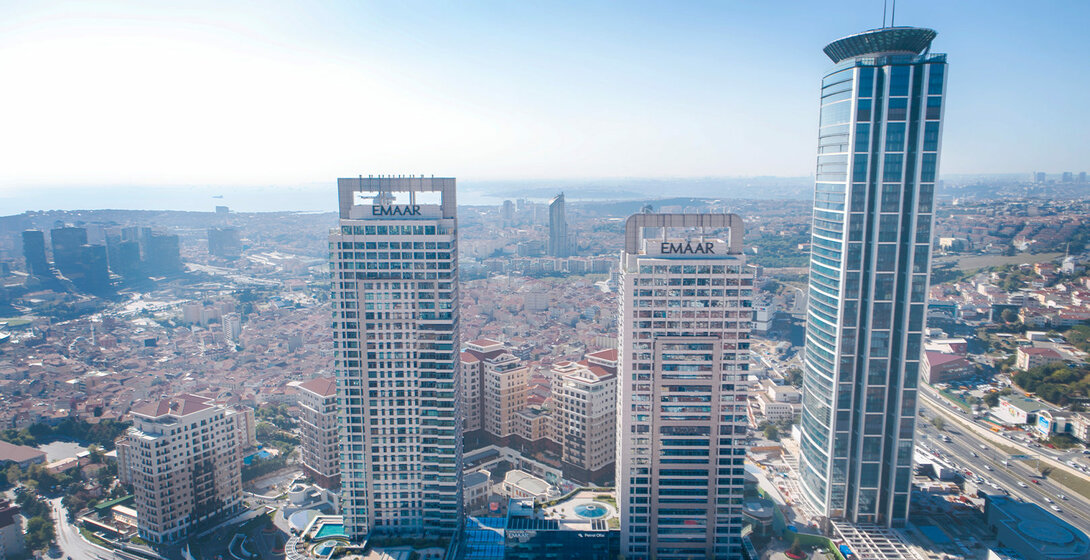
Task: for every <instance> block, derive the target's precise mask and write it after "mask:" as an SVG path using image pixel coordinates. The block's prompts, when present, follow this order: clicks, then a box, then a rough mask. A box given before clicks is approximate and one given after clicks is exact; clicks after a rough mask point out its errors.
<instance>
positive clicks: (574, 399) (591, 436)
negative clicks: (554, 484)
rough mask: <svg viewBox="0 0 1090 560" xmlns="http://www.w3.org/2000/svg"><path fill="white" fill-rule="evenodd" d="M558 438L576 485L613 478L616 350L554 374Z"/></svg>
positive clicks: (589, 356)
mask: <svg viewBox="0 0 1090 560" xmlns="http://www.w3.org/2000/svg"><path fill="white" fill-rule="evenodd" d="M552 374H553V382H552V387H553V389H552V395H553V402H554V403H555V405H556V413H555V422H556V437H557V439H558V440H559V443H560V446H561V460H562V461H563V462H564V463H566V465H565V466H570V467H572V468H573V470H574V472H573V473H572V474H573V475H574V476H573V478H575V479H576V480H579V481H581V482H594V483H605V482H607V481H608V480H610V479H612V477H613V474H614V473H613V471H614V465H613V463H614V457H615V456H616V445H617V444H616V438H617V351H616V350H602V351H600V352H593V353H591V354H587V356H586V359H585V360H582V361H580V362H560V363H557V364H556V365H554V366H553V369H552Z"/></svg>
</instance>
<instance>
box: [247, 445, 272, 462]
mask: <svg viewBox="0 0 1090 560" xmlns="http://www.w3.org/2000/svg"><path fill="white" fill-rule="evenodd" d="M254 457H257V458H258V459H268V458H269V457H272V453H269V452H268V451H265V450H264V449H262V450H260V451H258V452H257V453H251V454H249V455H247V456H245V457H243V458H242V464H244V465H249V464H250V463H252V462H254Z"/></svg>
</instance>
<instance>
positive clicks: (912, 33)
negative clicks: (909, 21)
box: [824, 27, 938, 62]
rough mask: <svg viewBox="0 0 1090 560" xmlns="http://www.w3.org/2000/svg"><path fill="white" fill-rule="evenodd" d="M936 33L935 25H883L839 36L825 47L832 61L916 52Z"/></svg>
mask: <svg viewBox="0 0 1090 560" xmlns="http://www.w3.org/2000/svg"><path fill="white" fill-rule="evenodd" d="M937 35H938V33H936V32H935V30H934V29H927V28H924V27H883V28H881V29H871V30H870V31H864V32H862V33H856V34H855V35H849V36H847V37H844V38H843V39H838V40H836V41H833V42H832V43H829V44H828V45H826V46H825V49H824V50H825V54H827V55H828V56H829V58H831V59H832V60H833V62H840V61H841V60H845V59H848V58H853V57H857V56H864V55H878V54H912V55H917V54H921V53H923V52H925V51H926V50H928V49H929V48H931V41H934V40H935V37H936V36H937Z"/></svg>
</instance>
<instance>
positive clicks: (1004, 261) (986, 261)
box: [935, 253, 1063, 270]
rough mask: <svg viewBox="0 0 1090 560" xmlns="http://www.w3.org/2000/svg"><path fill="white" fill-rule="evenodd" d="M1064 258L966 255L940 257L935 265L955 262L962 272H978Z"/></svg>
mask: <svg viewBox="0 0 1090 560" xmlns="http://www.w3.org/2000/svg"><path fill="white" fill-rule="evenodd" d="M1062 256H1063V253H1038V254H1036V255H1034V254H1031V253H1020V254H1017V255H1013V256H1010V257H1008V256H1004V255H965V256H950V257H938V258H936V259H935V263H936V264H939V263H946V262H955V263H957V265H956V266H957V268H958V269H960V270H977V269H980V268H986V267H989V266H1003V265H1008V264H1028V263H1038V262H1048V261H1053V260H1056V259H1058V258H1060V257H1062Z"/></svg>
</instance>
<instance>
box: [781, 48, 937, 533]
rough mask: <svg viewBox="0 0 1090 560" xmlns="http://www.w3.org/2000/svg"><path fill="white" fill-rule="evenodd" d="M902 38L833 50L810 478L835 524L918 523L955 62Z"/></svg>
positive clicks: (816, 501) (808, 439)
mask: <svg viewBox="0 0 1090 560" xmlns="http://www.w3.org/2000/svg"><path fill="white" fill-rule="evenodd" d="M934 38H935V32H934V31H932V30H930V29H920V28H910V27H891V28H884V29H877V30H873V31H867V32H865V33H861V34H858V35H852V36H850V37H846V38H844V39H840V40H839V41H835V42H833V43H830V44H829V45H828V46H827V47H825V53H826V54H827V55H829V58H831V59H832V61H833V62H834V63H835V64H836V66H834V67H833V68H832V69H830V70H829V72H828V73H827V74H826V75H825V78H824V80H823V81H822V105H821V118H820V127H821V128H820V134H819V137H820V139H819V148H818V158H817V159H818V164H817V184H816V194H815V196H814V225H813V242H812V247H813V249H812V253H811V257H810V290H809V293H810V297H809V298H808V310H807V319H806V320H807V324H806V352H805V356H804V367H805V381H804V385H803V412H802V422H801V424H802V442H801V445H800V447H801V450H802V453H801V455H802V458H801V464H800V469H801V478H802V487H803V494H804V495H805V496H806V498H807V500H808V501H809V502H810V503H811V504H812V505H813V506H814V508H815V509H816V510H817V511H818V512H819V513H820V514H821V515H824V516H827V517H829V518H832V519H842V520H845V521H848V522H851V523H876V524H880V525H883V526H900V525H903V524H904V523H905V522H906V520H907V518H908V503H909V492H910V486H911V478H912V450H913V448H912V442H913V432H914V430H915V417H916V386H917V379H918V377H919V367H920V348H921V342H920V337H921V332H922V331H923V329H924V317H925V316H926V306H927V291H928V272H929V270H930V266H929V264H930V256H931V220H932V198H933V196H934V186H935V178H936V176H937V174H938V165H939V146H940V138H941V135H942V112H943V97H944V95H943V94H944V91H945V79H944V78H945V76H946V55H944V54H931V53H930V46H931V41H932V40H933V39H934Z"/></svg>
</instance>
